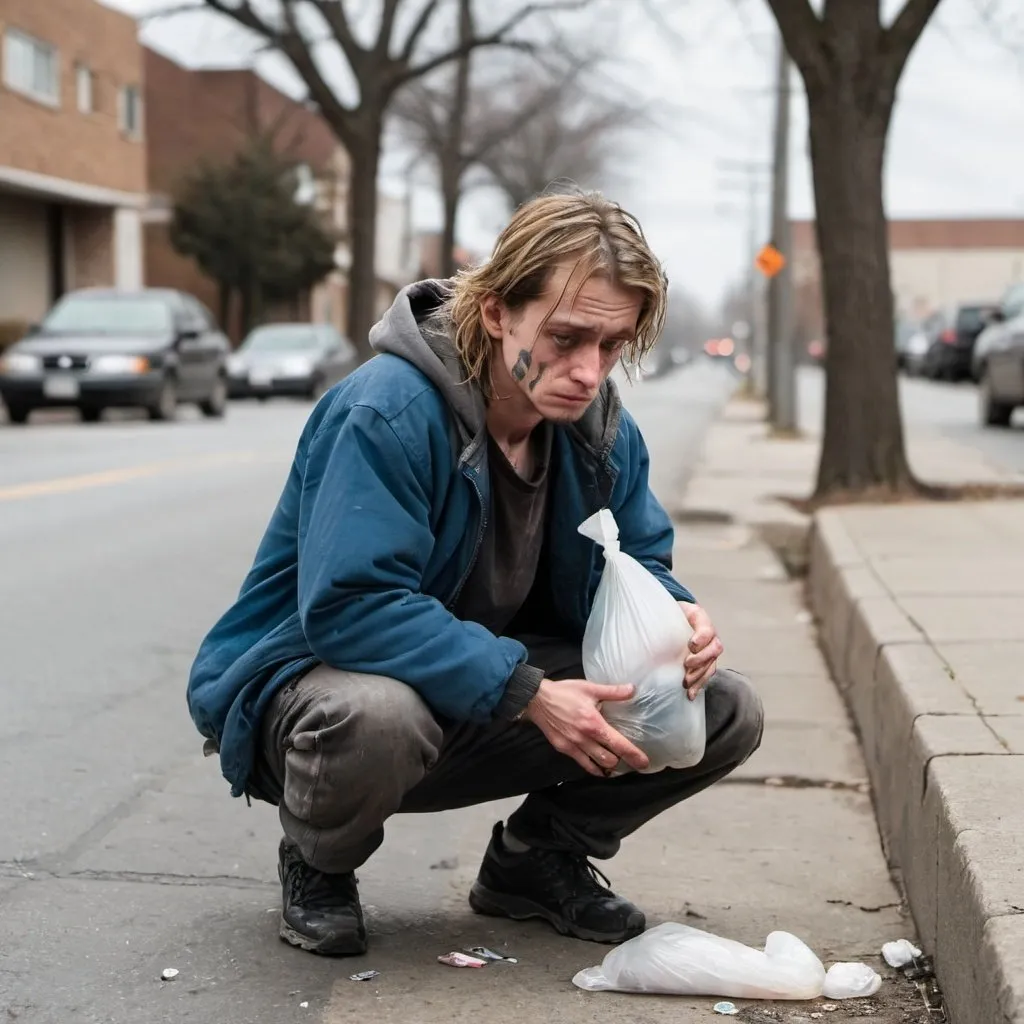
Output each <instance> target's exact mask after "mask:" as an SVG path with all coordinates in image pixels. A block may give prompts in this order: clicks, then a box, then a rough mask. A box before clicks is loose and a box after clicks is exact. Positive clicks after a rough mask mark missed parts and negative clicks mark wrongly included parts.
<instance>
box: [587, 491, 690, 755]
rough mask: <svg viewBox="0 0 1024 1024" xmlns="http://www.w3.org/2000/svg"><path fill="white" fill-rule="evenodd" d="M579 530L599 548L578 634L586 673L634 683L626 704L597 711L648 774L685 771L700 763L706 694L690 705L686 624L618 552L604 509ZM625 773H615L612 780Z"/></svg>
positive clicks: (654, 583)
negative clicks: (643, 758)
mask: <svg viewBox="0 0 1024 1024" xmlns="http://www.w3.org/2000/svg"><path fill="white" fill-rule="evenodd" d="M579 532H580V533H581V534H583V536H585V537H589V538H590V539H591V540H593V541H595V542H596V543H597V544H599V545H600V546H601V547H602V548H603V549H604V559H605V564H604V571H603V572H602V574H601V582H600V584H599V585H598V588H597V594H596V595H595V597H594V607H593V608H592V609H591V612H590V617H589V619H588V620H587V627H586V631H585V633H584V636H583V672H584V675H585V676H586V677H587V679H589V680H591V681H592V682H595V683H632V684H633V685H634V687H635V692H634V694H633V696H632V697H631V698H630V699H629V700H628V701H610V702H609V703H607V704H605V705H604V706H603V707H602V709H601V710H602V713H603V714H604V716H605V718H606V719H607V720H608V722H609V723H610V724H611V725H612V726H613V727H614V728H615V729H617V730H618V731H619V732H621V733H622V734H623V735H624V736H625V737H626V738H627V739H628V740H630V741H631V742H633V743H634V744H636V746H638V747H639V748H640V749H641V750H642V751H643V752H644V753H645V754H646V755H647V756H648V758H649V759H650V765H649V766H648V767H647V768H646V769H645V771H646V772H647V773H651V772H658V771H661V770H662V769H663V768H689V767H690V766H692V765H695V764H698V763H699V762H700V761H701V759H702V758H703V757H704V744H705V721H704V693H703V691H702V692H701V693H700V694H699V695H698V697H697V699H696V700H693V701H691V700H690V699H689V697H688V696H687V695H686V691H685V689H684V687H683V676H684V670H683V667H682V660H683V658H684V657H685V654H686V645H687V644H688V643H689V641H690V636H691V635H692V634H691V630H690V625H689V623H688V622H687V621H686V616H685V615H683V611H682V609H681V608H680V607H679V605H678V604H677V603H676V601H675V599H674V598H673V597H672V595H671V594H670V593H669V592H668V591H667V590H666V589H665V588H664V586H662V584H661V582H660V581H659V580H658V579H657V578H656V577H655V576H654V575H653V574H652V573H650V572H649V571H648V570H647V569H646V568H644V566H643V565H641V564H640V563H639V562H638V561H636V559H634V558H632V557H631V556H630V555H628V554H626V553H625V552H624V551H622V550H621V549H620V548H619V528H618V525H617V524H616V522H615V517H614V516H613V515H612V513H611V510H610V509H602V510H601V511H600V512H598V513H596V514H595V515H593V516H591V517H590V518H589V519H587V520H586V522H584V523H582V524H581V525H580V527H579ZM626 770H629V769H626V768H620V769H619V770H618V771H617V772H616V774H621V772H623V771H626Z"/></svg>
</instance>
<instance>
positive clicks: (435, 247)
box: [416, 231, 479, 278]
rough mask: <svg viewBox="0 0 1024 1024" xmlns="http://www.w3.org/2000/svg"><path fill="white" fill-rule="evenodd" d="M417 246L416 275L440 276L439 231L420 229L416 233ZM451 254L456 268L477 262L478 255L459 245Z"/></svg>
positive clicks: (421, 276) (423, 276) (424, 276)
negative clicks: (417, 261)
mask: <svg viewBox="0 0 1024 1024" xmlns="http://www.w3.org/2000/svg"><path fill="white" fill-rule="evenodd" d="M417 247H418V250H419V253H418V255H419V272H418V274H417V275H416V276H417V277H420V278H426V277H440V276H441V232H440V231H421V232H420V233H419V234H418V235H417ZM453 255H454V257H455V267H456V269H461V268H462V267H469V266H472V265H473V264H474V263H477V262H479V257H477V256H476V255H475V254H474V253H471V252H470V251H469V250H468V249H466V248H465V247H464V246H461V245H456V246H455V250H454V252H453Z"/></svg>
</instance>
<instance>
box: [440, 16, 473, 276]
mask: <svg viewBox="0 0 1024 1024" xmlns="http://www.w3.org/2000/svg"><path fill="white" fill-rule="evenodd" d="M472 38H473V4H472V0H460V2H459V41H460V42H461V43H467V42H469V40H470V39H472ZM471 60H472V56H471V51H469V50H467V51H466V52H465V53H464V54H463V55H462V56H461V57H460V58H459V59H458V61H457V62H456V65H455V89H454V91H453V93H452V108H451V111H450V113H449V115H448V137H447V139H446V140H445V152H444V153H442V154H441V197H442V200H443V202H444V228H443V230H442V232H441V276H442V277H452V276H454V274H455V270H456V261H455V221H456V219H457V218H458V215H459V200H460V199H461V198H462V172H463V163H462V153H463V143H464V137H465V132H466V111H467V109H468V107H469V73H470V61H471Z"/></svg>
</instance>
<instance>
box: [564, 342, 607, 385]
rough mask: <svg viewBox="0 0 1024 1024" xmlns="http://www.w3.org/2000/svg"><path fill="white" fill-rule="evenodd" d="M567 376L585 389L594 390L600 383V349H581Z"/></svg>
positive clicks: (589, 346)
mask: <svg viewBox="0 0 1024 1024" xmlns="http://www.w3.org/2000/svg"><path fill="white" fill-rule="evenodd" d="M569 376H570V377H571V378H572V379H573V381H574V382H575V383H577V384H582V385H583V386H584V387H586V388H590V389H593V388H596V387H597V386H598V385H599V384H600V383H601V349H600V347H599V346H597V345H587V346H586V347H585V348H582V349H581V350H580V351H579V352H578V354H577V357H576V360H575V361H574V363H573V367H572V370H571V372H570V374H569Z"/></svg>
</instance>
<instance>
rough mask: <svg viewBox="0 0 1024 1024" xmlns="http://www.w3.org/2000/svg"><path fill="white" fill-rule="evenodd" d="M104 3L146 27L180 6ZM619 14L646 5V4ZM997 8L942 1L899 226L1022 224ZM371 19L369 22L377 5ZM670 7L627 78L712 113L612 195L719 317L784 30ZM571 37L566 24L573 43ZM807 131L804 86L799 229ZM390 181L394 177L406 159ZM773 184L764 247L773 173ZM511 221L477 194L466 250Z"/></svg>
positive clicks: (909, 82) (161, 44)
mask: <svg viewBox="0 0 1024 1024" xmlns="http://www.w3.org/2000/svg"><path fill="white" fill-rule="evenodd" d="M105 2H107V3H108V4H109V5H110V6H114V7H118V8H120V9H122V10H125V11H128V12H129V13H132V14H136V15H139V14H142V13H145V12H147V11H150V10H153V9H160V8H166V7H167V6H169V5H171V4H173V3H174V0H105ZM618 2H619V3H620V4H621V3H630V4H633V3H635V4H636V6H637V7H638V8H639V6H640V4H639V0H618ZM864 2H869V0H864ZM988 2H989V0H943V2H942V3H941V4H940V7H939V11H938V14H937V16H936V18H935V19H934V20H933V22H932V24H931V25H930V26H929V28H928V29H927V30H926V32H925V34H924V36H923V37H922V39H921V41H920V42H919V44H918V46H917V47H916V48H915V50H914V52H913V53H912V54H911V58H910V62H909V64H908V66H907V69H906V71H905V73H904V76H903V79H902V84H901V87H900V93H899V99H898V102H897V108H896V113H895V117H894V120H893V125H892V129H891V131H890V136H889V151H888V160H887V167H886V196H887V203H888V212H889V215H890V216H892V217H900V216H926V217H927V216H933V217H935V216H938V217H941V216H970V215H989V216H1024V15H1020V14H1018V13H1017V12H1016V11H1015V10H1014V8H1016V7H1017V6H1018V5H1019V0H998V2H999V3H1001V4H1002V5H1004V6H1003V8H1002V9H1000V10H999V11H998V19H999V21H998V26H992V25H990V24H988V23H986V22H984V21H983V20H982V17H981V15H980V14H979V11H980V10H981V9H982V8H984V7H985V6H986V4H987V3H988ZM359 6H361V7H363V8H366V7H367V6H368V0H361V3H360V5H359ZM417 6H418V5H417ZM670 6H671V8H672V9H673V11H675V10H676V9H677V8H678V13H674V14H673V16H672V25H673V26H674V27H675V28H676V29H677V30H678V33H679V37H678V38H676V37H673V36H671V35H669V34H668V33H666V32H665V31H660V30H659V29H658V28H656V27H655V26H654V25H653V24H652V23H651V22H650V21H649V20H648V19H647V18H646V17H645V16H643V15H641V14H640V13H639V10H638V12H637V14H636V16H632V15H631V12H627V13H630V15H631V16H629V17H627V18H626V19H625V20H624V21H623V23H622V24H623V26H624V27H623V28H622V29H621V30H619V31H618V33H617V38H619V39H620V42H621V48H622V53H623V56H624V57H626V58H627V60H628V61H629V64H628V68H629V70H628V71H627V72H626V74H628V77H629V79H630V81H631V84H632V87H633V88H635V89H637V90H639V91H641V92H642V93H645V94H647V95H650V96H651V97H652V98H655V99H657V98H671V101H672V102H673V103H674V104H677V105H678V106H680V107H686V108H689V109H691V110H696V111H699V112H700V113H699V114H698V115H697V116H687V115H686V114H685V111H681V112H680V113H679V114H678V116H677V117H674V118H673V119H674V121H675V127H674V130H672V131H670V132H660V133H659V132H650V133H647V134H646V135H643V136H639V137H634V138H632V139H631V141H630V143H629V145H628V148H625V147H624V151H623V154H622V159H621V165H620V166H618V167H616V168H615V170H616V176H617V179H618V184H617V186H616V188H615V189H614V191H613V192H612V196H613V198H615V199H618V200H619V201H620V202H622V203H623V205H625V206H626V207H627V208H629V209H630V210H632V212H634V213H636V214H637V216H638V217H639V218H640V220H641V223H642V224H643V226H644V228H645V230H646V232H647V234H648V237H649V239H650V241H651V243H652V245H653V246H654V247H655V249H656V251H657V252H658V254H659V255H660V256H661V258H662V259H663V260H664V261H665V263H666V265H667V268H668V273H669V278H670V280H671V281H672V282H673V283H674V284H678V285H680V286H681V287H683V288H684V289H685V290H686V291H688V292H689V293H690V294H691V295H693V296H694V297H695V298H696V299H697V300H698V301H700V302H702V303H703V304H705V305H706V306H708V307H711V306H713V305H714V304H715V303H717V301H718V300H719V299H720V297H721V296H722V294H723V292H724V291H725V289H726V288H727V287H728V286H729V285H730V284H731V283H733V282H734V281H735V280H736V279H737V278H739V277H740V276H741V275H742V274H745V273H746V267H747V265H748V258H749V242H748V234H749V224H750V219H749V214H748V208H749V202H748V198H747V191H746V188H747V178H746V177H745V176H744V175H743V174H742V173H741V172H737V171H735V170H728V169H725V168H723V166H722V161H727V162H728V161H742V162H751V161H754V162H758V163H762V162H763V163H765V164H767V163H768V161H769V160H770V157H771V148H770V147H771V129H772V116H773V111H772V100H773V97H772V94H771V89H772V78H773V74H774V67H775V50H774V47H775V39H774V23H773V21H772V19H771V15H770V13H769V11H768V7H767V4H766V3H765V2H764V0H684V2H682V3H679V4H672V5H667V4H663V7H664V8H665V9H668V8H669V7H670ZM894 7H895V0H887V2H886V3H885V4H884V9H885V10H886V11H889V10H891V9H893V8H894ZM619 10H620V11H621V10H623V9H622V8H620V9H619ZM591 17H593V15H591ZM574 24H578V22H567V23H566V32H567V34H568V33H569V32H570V31H571V28H572V26H573V25H574ZM142 37H143V39H144V41H146V42H147V43H150V44H152V45H154V46H156V47H157V48H158V49H160V50H162V51H163V52H166V53H168V54H169V55H170V56H173V57H176V58H177V59H179V60H181V61H182V62H183V63H187V64H188V65H190V66H194V67H199V66H225V65H232V64H245V63H246V62H247V60H248V59H249V53H250V52H251V49H250V47H249V46H248V44H247V43H246V41H245V39H244V37H241V36H240V35H239V34H238V32H237V30H236V29H234V28H233V26H231V25H230V24H229V23H227V22H225V21H224V20H223V19H220V18H217V17H216V16H210V15H184V16H181V17H176V18H172V19H159V20H155V21H150V22H147V23H146V24H145V25H144V27H143V32H142ZM999 40H1001V41H999ZM339 60H340V58H339ZM256 66H257V67H258V68H259V70H260V71H261V73H263V74H264V75H265V76H266V77H267V78H268V79H270V80H271V81H272V82H274V83H275V84H276V85H278V86H280V87H283V88H286V89H289V88H290V89H292V90H293V91H294V81H293V79H292V78H291V77H290V76H289V73H288V71H287V70H286V69H285V68H284V67H283V66H282V64H281V62H280V61H279V60H277V59H276V58H274V57H271V56H261V57H258V58H256ZM806 131H807V118H806V110H805V104H804V100H803V97H802V95H801V93H800V89H799V76H798V74H797V73H796V72H795V71H794V98H793V106H792V118H791V141H792V151H791V162H792V174H791V179H790V213H791V215H793V216H796V217H807V216H810V215H811V214H812V212H813V200H812V192H811V182H810V173H809V166H808V163H807V157H806V153H807V141H806ZM386 166H390V167H391V168H392V169H394V168H396V167H397V160H395V159H392V160H391V161H390V165H388V164H386ZM762 180H763V188H762V189H761V202H760V219H761V223H762V225H764V227H763V228H762V231H761V234H762V236H765V237H766V231H767V222H768V188H767V186H768V178H767V174H765V175H764V176H763V178H762ZM394 183H395V184H396V185H397V186H398V187H401V182H394ZM415 209H416V217H417V221H418V222H419V224H418V226H420V227H424V228H429V227H436V226H438V219H439V211H438V206H437V204H436V202H435V201H434V198H433V196H432V194H431V192H430V190H429V189H427V188H419V189H417V193H416V203H415ZM503 216H504V215H503V211H502V208H501V206H500V203H498V202H496V201H495V200H494V199H493V198H491V197H488V195H487V194H486V193H478V194H476V195H474V196H473V197H472V198H471V200H470V201H469V202H468V203H467V204H466V206H465V209H464V210H463V213H462V216H461V217H460V225H459V227H460V232H459V233H460V239H461V241H462V242H463V243H464V244H466V245H468V246H469V247H470V248H472V249H475V250H477V251H481V252H487V251H488V250H489V248H490V245H491V243H492V241H493V239H494V235H495V233H496V231H497V230H498V229H499V228H500V226H501V223H502V219H503Z"/></svg>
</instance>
